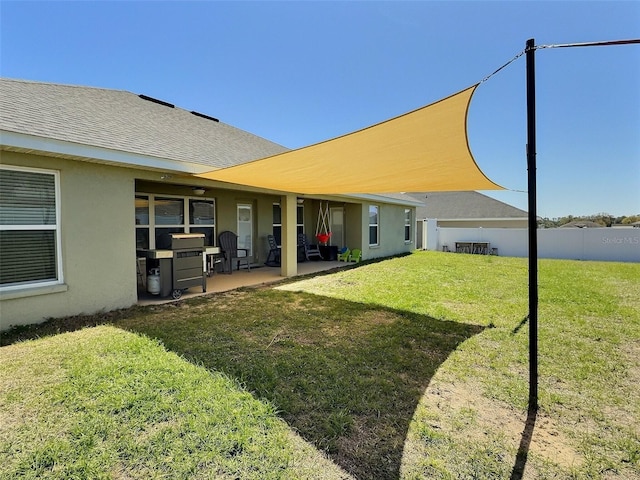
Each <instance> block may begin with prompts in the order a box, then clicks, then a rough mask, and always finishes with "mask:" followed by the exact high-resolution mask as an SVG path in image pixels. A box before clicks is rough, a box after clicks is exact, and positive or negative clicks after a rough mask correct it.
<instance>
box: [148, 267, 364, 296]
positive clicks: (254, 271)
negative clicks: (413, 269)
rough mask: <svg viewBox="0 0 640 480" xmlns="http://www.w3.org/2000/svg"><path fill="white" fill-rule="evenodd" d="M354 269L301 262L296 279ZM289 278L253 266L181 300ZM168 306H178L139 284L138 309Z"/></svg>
mask: <svg viewBox="0 0 640 480" xmlns="http://www.w3.org/2000/svg"><path fill="white" fill-rule="evenodd" d="M354 265H357V263H353V262H338V261H317V262H316V261H311V262H301V263H298V273H297V274H296V276H297V277H299V276H305V275H313V274H315V273H321V272H328V271H330V270H336V269H340V268H347V267H351V266H354ZM287 278H291V277H284V276H282V275H281V269H280V267H268V266H266V265H252V266H251V270H250V271H248V270H246V269H244V268H241V269H240V270H234V271H233V273H232V274H226V273H214V274H213V275H211V276H210V277H207V291H206V292H203V291H202V289H201V288H199V287H192V288H189V289H187V290H186V291H185V292H184V293H183V295H182V297H181V300H182V299H185V298H193V297H200V296H203V295H212V294H216V293H221V292H226V291H229V290H235V289H236V288H242V287H255V286H260V285H268V284H271V283H276V282H279V281H282V280H285V279H287ZM169 302H175V300H174V299H173V298H171V297H170V296H169V297H161V296H159V295H152V294H151V293H149V292H147V291H146V288H145V286H144V285H142V283H141V282H140V281H139V282H138V305H156V304H162V303H169Z"/></svg>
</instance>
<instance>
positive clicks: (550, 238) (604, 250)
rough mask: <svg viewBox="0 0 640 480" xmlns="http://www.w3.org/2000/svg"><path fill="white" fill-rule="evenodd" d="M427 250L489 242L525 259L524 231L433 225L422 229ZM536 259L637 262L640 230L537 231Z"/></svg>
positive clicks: (500, 252)
mask: <svg viewBox="0 0 640 480" xmlns="http://www.w3.org/2000/svg"><path fill="white" fill-rule="evenodd" d="M424 227H425V228H424V230H425V232H424V234H423V237H426V242H424V243H423V248H424V246H425V245H426V249H428V250H440V251H441V250H443V247H444V246H446V247H447V248H448V249H449V250H450V251H452V252H454V251H455V247H456V242H489V243H490V244H491V245H490V246H491V247H492V248H497V249H498V255H501V256H507V257H526V256H528V254H529V237H528V233H527V229H526V228H441V227H438V226H437V224H436V222H435V221H432V220H428V221H427V222H425V225H424ZM538 257H539V258H565V259H571V260H600V261H609V262H640V228H550V229H540V230H538Z"/></svg>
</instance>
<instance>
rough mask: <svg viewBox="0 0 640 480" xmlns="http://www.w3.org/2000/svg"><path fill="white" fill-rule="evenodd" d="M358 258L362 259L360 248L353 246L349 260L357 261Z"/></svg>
mask: <svg viewBox="0 0 640 480" xmlns="http://www.w3.org/2000/svg"><path fill="white" fill-rule="evenodd" d="M360 260H362V250H360V249H359V248H354V249H353V250H351V255H349V261H350V262H359V261H360Z"/></svg>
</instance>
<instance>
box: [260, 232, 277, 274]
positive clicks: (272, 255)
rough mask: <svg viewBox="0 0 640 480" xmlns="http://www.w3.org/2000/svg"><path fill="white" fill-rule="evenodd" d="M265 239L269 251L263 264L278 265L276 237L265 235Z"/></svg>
mask: <svg viewBox="0 0 640 480" xmlns="http://www.w3.org/2000/svg"><path fill="white" fill-rule="evenodd" d="M267 241H268V242H269V253H268V254H267V261H266V262H264V264H265V265H267V266H269V267H279V266H280V247H279V246H278V243H277V242H276V237H274V236H273V235H267Z"/></svg>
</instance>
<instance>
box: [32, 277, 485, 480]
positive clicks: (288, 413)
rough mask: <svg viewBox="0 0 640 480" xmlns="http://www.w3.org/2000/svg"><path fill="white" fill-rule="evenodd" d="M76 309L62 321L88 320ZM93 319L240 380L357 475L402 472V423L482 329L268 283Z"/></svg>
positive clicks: (392, 475) (404, 432)
mask: <svg viewBox="0 0 640 480" xmlns="http://www.w3.org/2000/svg"><path fill="white" fill-rule="evenodd" d="M80 318H81V317H75V319H76V320H73V321H70V322H69V327H70V328H72V329H75V328H78V327H80V326H84V325H81V323H82V321H81V320H79V319H80ZM59 322H62V320H61V321H59ZM97 323H111V324H114V325H116V326H119V327H121V328H124V329H127V330H130V331H133V332H138V333H143V334H145V335H147V336H150V337H153V338H157V339H159V340H161V341H162V342H163V344H164V345H165V347H166V348H168V349H169V350H172V351H174V352H176V353H178V354H179V355H182V356H184V357H185V358H187V359H189V360H191V361H193V362H195V363H197V364H200V365H203V366H205V367H206V368H209V369H212V370H218V371H222V372H225V373H226V374H228V375H229V376H231V377H234V378H236V379H238V381H239V382H240V383H241V384H242V385H243V386H244V387H245V388H247V389H248V390H249V391H251V392H253V393H254V394H255V395H256V396H258V397H260V398H263V399H267V400H268V401H270V402H272V403H273V404H274V405H275V406H276V408H277V409H278V411H279V413H280V416H281V417H282V418H283V419H284V420H285V421H287V422H288V424H289V425H290V426H291V427H292V428H293V429H295V430H296V431H297V432H298V433H299V434H300V435H301V436H302V437H303V438H305V439H306V440H307V441H309V442H311V443H313V444H314V445H316V446H317V447H318V448H320V449H322V450H324V451H326V452H327V453H328V454H329V455H330V457H331V458H332V459H333V460H334V461H335V462H336V463H337V464H339V465H340V466H341V467H342V468H344V469H345V470H346V471H348V472H349V473H351V474H352V475H353V476H355V477H356V478H359V479H369V478H376V479H397V478H399V476H400V464H401V460H402V454H403V448H404V445H405V440H406V436H407V431H408V429H409V424H410V422H411V419H412V417H413V415H414V412H415V410H416V407H417V405H418V402H419V401H420V399H421V397H422V395H423V393H424V391H425V389H426V388H427V386H428V384H429V382H430V381H431V378H432V377H433V375H434V374H435V372H436V371H437V369H438V368H439V366H440V365H441V364H442V363H443V362H444V361H445V360H446V359H447V357H448V356H449V355H450V354H451V352H452V351H454V350H455V349H456V348H457V347H458V346H459V345H460V344H461V343H462V342H464V341H465V340H467V339H469V338H470V337H472V336H473V335H475V334H478V333H480V332H481V331H482V330H483V327H480V326H476V325H468V324H462V323H457V322H452V321H443V320H437V319H434V318H431V317H427V316H423V315H417V314H413V313H409V312H402V311H396V310H391V309H385V308H381V307H378V306H372V305H366V304H359V303H354V302H348V301H343V300H338V299H331V298H327V297H320V296H315V295H311V294H307V293H299V292H286V291H279V290H273V289H263V290H252V291H236V292H230V293H228V294H223V295H217V296H211V297H200V298H198V299H193V300H189V301H185V302H179V303H176V304H169V305H164V306H160V307H149V308H146V309H143V308H136V309H132V310H131V311H130V313H126V311H125V313H122V314H112V315H109V314H105V315H104V318H103V319H102V320H100V319H98V321H95V319H94V321H87V324H88V325H94V324H97ZM42 328H43V330H41V331H40V334H39V335H42V334H45V333H44V331H45V330H46V329H47V328H48V329H49V330H50V331H51V330H52V329H56V328H57V329H58V331H63V326H62V325H61V324H60V323H58V325H57V327H56V326H55V322H49V325H48V326H46V325H45V326H43V327H42ZM35 331H36V330H35V329H34V331H33V332H32V333H34V332H35ZM50 333H56V332H50ZM36 335H38V334H36Z"/></svg>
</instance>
